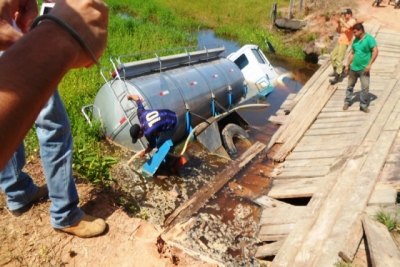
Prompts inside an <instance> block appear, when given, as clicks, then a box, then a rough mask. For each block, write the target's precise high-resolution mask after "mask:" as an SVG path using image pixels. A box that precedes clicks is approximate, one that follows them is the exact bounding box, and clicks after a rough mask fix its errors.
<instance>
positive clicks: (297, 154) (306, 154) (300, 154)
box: [287, 148, 344, 160]
mask: <svg viewBox="0 0 400 267" xmlns="http://www.w3.org/2000/svg"><path fill="white" fill-rule="evenodd" d="M343 151H344V148H343V149H334V150H320V151H293V152H292V153H290V155H289V156H288V157H287V159H291V160H300V159H309V160H310V159H322V158H336V157H338V156H341V155H342V153H343Z"/></svg>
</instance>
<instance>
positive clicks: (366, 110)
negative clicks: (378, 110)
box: [360, 107, 369, 113]
mask: <svg viewBox="0 0 400 267" xmlns="http://www.w3.org/2000/svg"><path fill="white" fill-rule="evenodd" d="M360 110H361V111H362V112H364V113H369V108H362V107H360Z"/></svg>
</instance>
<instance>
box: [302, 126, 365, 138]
mask: <svg viewBox="0 0 400 267" xmlns="http://www.w3.org/2000/svg"><path fill="white" fill-rule="evenodd" d="M357 130H358V127H357V126H351V127H332V128H320V129H309V130H308V131H307V132H306V133H305V136H321V135H334V134H353V133H355V132H357Z"/></svg>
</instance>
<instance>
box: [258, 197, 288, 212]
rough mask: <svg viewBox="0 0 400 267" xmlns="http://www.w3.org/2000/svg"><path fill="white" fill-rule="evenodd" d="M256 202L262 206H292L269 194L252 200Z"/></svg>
mask: <svg viewBox="0 0 400 267" xmlns="http://www.w3.org/2000/svg"><path fill="white" fill-rule="evenodd" d="M252 201H253V202H255V203H256V204H258V205H260V206H261V207H262V208H264V209H266V208H281V207H291V206H292V205H290V204H288V203H286V202H283V201H279V200H277V199H274V198H272V197H269V196H260V197H259V198H256V199H254V200H252Z"/></svg>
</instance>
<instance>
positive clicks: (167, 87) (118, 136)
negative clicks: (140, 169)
mask: <svg viewBox="0 0 400 267" xmlns="http://www.w3.org/2000/svg"><path fill="white" fill-rule="evenodd" d="M132 76H135V75H132ZM128 94H137V95H140V97H141V98H142V99H143V100H144V106H145V108H149V109H170V110H173V111H174V112H176V114H177V117H178V128H177V130H176V132H175V134H174V135H173V141H174V143H176V142H179V141H181V140H182V139H183V138H185V137H186V136H187V134H188V132H187V129H186V128H187V125H186V121H187V119H186V111H187V110H188V111H190V113H191V114H192V115H191V122H192V123H191V125H192V127H195V126H196V125H197V124H199V123H200V122H202V121H203V119H202V118H204V119H207V118H210V117H211V116H212V115H213V114H212V98H213V96H214V97H215V101H216V102H217V103H218V104H216V105H215V106H216V110H217V112H222V110H221V108H219V106H222V107H223V108H225V109H227V108H228V107H229V104H231V105H235V104H237V103H238V102H239V101H240V100H241V99H242V97H243V96H244V95H245V88H244V77H243V74H242V72H241V71H240V69H239V68H238V67H237V66H236V65H235V64H234V63H233V62H232V61H230V60H228V59H226V58H219V57H218V58H217V59H214V60H211V61H208V62H203V63H197V64H193V65H190V66H181V67H178V68H174V69H168V70H163V71H161V72H157V73H151V74H145V75H140V76H138V77H133V78H129V77H128V78H127V77H126V76H125V79H122V78H119V79H117V78H116V79H113V80H111V81H108V82H107V83H106V84H104V85H103V86H102V88H101V89H100V91H99V92H98V94H97V96H96V99H95V102H94V105H93V116H94V117H95V118H97V119H100V120H101V122H102V125H103V127H104V129H105V133H106V136H107V137H109V138H110V139H111V140H113V141H114V142H115V143H117V144H119V145H121V146H124V147H127V148H130V149H132V150H134V151H139V150H141V149H143V148H144V147H145V145H147V141H146V139H145V138H144V137H143V138H141V139H140V141H139V142H137V143H136V144H133V143H132V142H131V137H130V135H129V128H130V126H131V125H133V124H135V123H139V121H138V117H137V115H136V103H134V102H132V101H128V100H127V97H126V96H127V95H128ZM229 94H231V101H230V100H229ZM229 102H231V103H229Z"/></svg>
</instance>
